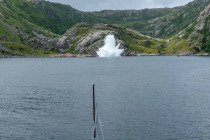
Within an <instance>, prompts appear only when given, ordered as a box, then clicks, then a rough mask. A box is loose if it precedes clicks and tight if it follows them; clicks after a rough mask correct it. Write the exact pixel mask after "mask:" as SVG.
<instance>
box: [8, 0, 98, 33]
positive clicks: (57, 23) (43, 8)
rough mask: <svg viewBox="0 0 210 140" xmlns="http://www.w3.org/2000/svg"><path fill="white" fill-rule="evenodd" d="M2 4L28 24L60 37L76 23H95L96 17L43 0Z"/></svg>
mask: <svg viewBox="0 0 210 140" xmlns="http://www.w3.org/2000/svg"><path fill="white" fill-rule="evenodd" d="M4 2H5V4H6V6H7V7H8V8H9V9H10V10H12V11H13V12H15V13H17V14H18V15H19V16H21V17H23V18H24V19H26V20H28V21H29V22H31V23H34V24H36V25H38V26H41V27H43V28H45V29H48V30H49V31H52V32H53V33H56V34H60V35H62V34H63V33H65V31H66V30H67V29H69V28H70V27H72V26H73V25H75V24H77V23H81V22H88V23H95V22H97V18H96V17H93V16H89V15H88V14H86V13H85V12H81V11H78V10H76V9H74V8H72V7H71V6H69V5H63V4H59V3H51V2H48V1H44V0H4Z"/></svg>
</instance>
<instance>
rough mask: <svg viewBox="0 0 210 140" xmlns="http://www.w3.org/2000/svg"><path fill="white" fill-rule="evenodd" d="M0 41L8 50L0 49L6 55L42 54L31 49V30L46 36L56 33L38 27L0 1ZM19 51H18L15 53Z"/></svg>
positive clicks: (32, 35)
mask: <svg viewBox="0 0 210 140" xmlns="http://www.w3.org/2000/svg"><path fill="white" fill-rule="evenodd" d="M0 13H1V16H0V42H1V44H2V45H3V46H4V47H6V48H8V49H9V50H10V51H9V52H8V51H7V52H5V50H2V49H1V50H0V51H1V52H3V53H4V54H8V55H25V54H26V55H28V54H29V55H44V53H45V52H43V51H41V50H35V49H33V47H34V46H33V44H32V43H31V42H30V41H29V39H30V38H32V37H34V34H33V31H36V32H37V33H39V34H43V35H45V36H48V37H53V38H54V37H57V35H55V34H53V33H51V32H49V31H47V30H45V29H44V28H41V27H38V26H37V25H35V24H32V23H30V22H28V21H27V20H25V19H23V18H22V17H20V16H19V15H17V14H16V13H15V12H13V11H11V10H10V9H8V8H7V5H6V4H5V3H3V2H0ZM17 52H20V53H17Z"/></svg>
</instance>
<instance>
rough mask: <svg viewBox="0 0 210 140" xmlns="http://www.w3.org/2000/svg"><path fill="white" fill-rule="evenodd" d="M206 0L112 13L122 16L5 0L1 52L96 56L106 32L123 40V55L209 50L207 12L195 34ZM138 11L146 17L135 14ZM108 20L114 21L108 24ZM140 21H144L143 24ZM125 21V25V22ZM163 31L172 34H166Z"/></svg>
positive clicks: (34, 0) (0, 8)
mask: <svg viewBox="0 0 210 140" xmlns="http://www.w3.org/2000/svg"><path fill="white" fill-rule="evenodd" d="M209 2H210V0H195V1H193V2H191V3H189V4H187V5H185V6H181V7H175V8H165V9H164V8H159V9H143V10H134V11H133V10H127V13H124V11H123V10H120V11H119V10H118V11H115V12H119V13H120V16H118V15H119V13H117V17H118V18H116V13H115V15H114V16H113V15H112V16H110V14H113V13H112V12H113V11H110V10H108V11H106V10H105V11H100V12H97V13H95V12H92V13H90V12H82V11H78V10H76V9H74V8H72V7H71V6H68V5H63V4H58V3H51V2H46V1H43V0H30V1H28V0H4V1H1V2H0V43H1V46H0V55H1V54H4V55H5V54H6V55H8V56H11V55H21V56H30V55H32V56H49V55H58V54H65V53H70V54H72V55H70V56H75V55H80V54H81V55H88V56H96V50H97V49H98V48H99V47H100V46H102V45H103V39H104V37H105V35H107V34H109V33H113V34H114V35H115V36H116V39H117V41H118V42H121V44H122V46H121V47H122V48H124V49H125V52H124V53H123V55H138V54H154V55H159V54H160V55H174V54H176V55H182V54H188V55H192V54H196V53H199V52H200V53H205V52H209V51H210V50H209V49H208V48H209V34H208V27H209V18H208V17H209V15H208V14H206V16H207V18H204V22H205V24H204V23H203V22H202V25H205V28H203V29H202V30H200V31H199V32H198V31H197V30H196V28H195V27H196V26H197V25H198V24H199V23H200V21H199V20H197V18H198V19H199V18H200V17H202V15H201V14H200V13H202V11H205V10H206V9H208V6H207V5H206V4H207V3H209ZM206 6H207V8H206V9H205V8H204V7H206ZM193 8H195V9H193ZM204 9H205V10H204ZM186 10H189V11H186ZM139 11H140V12H139ZM177 11H178V12H177ZM104 12H109V13H108V14H109V15H106V16H107V17H103V16H104V14H105V13H104ZM110 12H111V13H110ZM174 13H176V14H174ZM206 13H209V10H206ZM121 14H122V15H121ZM138 14H139V15H145V17H141V19H137V18H134V17H136V15H138ZM126 15H127V16H126ZM171 15H172V16H171ZM196 15H198V16H199V15H200V16H199V17H198V16H196ZM204 15H205V14H204ZM192 16H193V18H191V17H192ZM122 17H124V18H125V19H124V20H123V19H122ZM110 18H111V19H110ZM112 18H115V19H114V20H115V22H116V23H115V22H113V23H112V22H111V21H112V20H113V19H112ZM126 20H127V21H128V22H127V21H126ZM130 20H131V21H130ZM138 20H140V21H138ZM163 20H164V21H163ZM195 21H197V22H195ZM139 22H142V23H143V22H145V23H144V24H145V26H142V24H141V23H139ZM131 23H132V24H133V23H135V24H137V25H138V26H139V27H140V26H142V27H141V28H145V31H146V32H147V31H148V33H147V34H144V32H145V31H144V30H143V31H141V32H139V30H138V29H135V28H134V29H132V28H131V29H130V27H129V25H130V24H131ZM67 24H68V26H67ZM126 24H127V25H128V26H124V25H126ZM154 24H155V26H154ZM153 26H154V27H153ZM147 27H150V28H149V29H147ZM160 29H162V30H163V29H164V31H161V30H160ZM172 29H173V30H172ZM204 30H205V31H204ZM150 31H152V32H153V33H151V32H150ZM161 32H162V35H161V34H160V33H161ZM142 33H143V34H144V35H143V34H142ZM150 33H151V34H150ZM154 33H156V34H157V35H154ZM167 33H168V34H170V35H167V36H165V35H166V34H167ZM158 34H159V35H158ZM192 34H196V35H198V34H200V37H199V40H202V41H200V42H201V43H200V44H199V43H198V45H197V44H196V43H193V41H195V39H193V38H192V36H193V35H192ZM202 35H203V36H204V37H202ZM150 36H152V37H150ZM91 37H93V38H91ZM156 38H162V39H156ZM197 42H199V41H197Z"/></svg>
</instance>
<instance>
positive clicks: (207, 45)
mask: <svg viewBox="0 0 210 140" xmlns="http://www.w3.org/2000/svg"><path fill="white" fill-rule="evenodd" d="M209 30H210V16H209V17H208V18H207V19H206V22H205V27H204V29H203V35H204V36H203V45H202V50H204V51H205V52H210V31H209Z"/></svg>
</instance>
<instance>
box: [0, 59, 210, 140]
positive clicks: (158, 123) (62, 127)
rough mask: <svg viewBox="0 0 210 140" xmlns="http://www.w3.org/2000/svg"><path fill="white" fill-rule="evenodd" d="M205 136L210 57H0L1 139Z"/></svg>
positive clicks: (209, 117) (209, 128)
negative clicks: (95, 132)
mask: <svg viewBox="0 0 210 140" xmlns="http://www.w3.org/2000/svg"><path fill="white" fill-rule="evenodd" d="M92 81H94V82H95V83H96V100H97V102H98V108H99V113H100V117H101V121H102V122H103V125H104V127H103V128H104V135H105V139H106V140H158V139H159V140H167V139H169V140H180V139H189V140H193V139H210V57H164V56H162V57H122V58H111V59H104V58H15V59H0V139H2V140H4V139H6V140H29V139H30V140H48V139H52V140H91V136H92V85H91V84H92Z"/></svg>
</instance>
